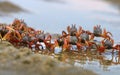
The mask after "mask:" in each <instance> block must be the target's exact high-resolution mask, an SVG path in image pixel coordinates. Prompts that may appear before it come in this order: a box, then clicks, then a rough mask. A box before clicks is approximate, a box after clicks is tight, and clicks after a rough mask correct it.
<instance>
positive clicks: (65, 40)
mask: <svg viewBox="0 0 120 75" xmlns="http://www.w3.org/2000/svg"><path fill="white" fill-rule="evenodd" d="M68 47H69V45H68V40H67V39H66V38H65V39H64V44H63V52H64V51H66V50H67V49H68Z"/></svg>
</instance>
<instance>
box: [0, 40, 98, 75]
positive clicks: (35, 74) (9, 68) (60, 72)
mask: <svg viewBox="0 0 120 75" xmlns="http://www.w3.org/2000/svg"><path fill="white" fill-rule="evenodd" d="M78 74H79V75H88V74H89V75H96V74H95V73H93V72H92V71H89V70H85V69H83V68H81V67H75V66H73V65H70V64H67V63H64V62H60V61H58V60H57V59H55V58H53V57H52V56H47V55H41V54H34V53H32V52H31V50H30V49H28V48H19V49H17V48H15V47H13V46H12V45H11V44H10V43H8V42H6V41H3V42H2V43H1V42H0V75H78Z"/></svg>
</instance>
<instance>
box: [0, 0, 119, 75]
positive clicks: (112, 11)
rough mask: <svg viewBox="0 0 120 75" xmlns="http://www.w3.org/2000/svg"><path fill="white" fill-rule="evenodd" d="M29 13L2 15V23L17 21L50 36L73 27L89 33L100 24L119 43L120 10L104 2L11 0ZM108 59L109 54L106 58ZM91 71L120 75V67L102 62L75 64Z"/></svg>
mask: <svg viewBox="0 0 120 75" xmlns="http://www.w3.org/2000/svg"><path fill="white" fill-rule="evenodd" d="M9 1H10V2H12V3H13V4H16V5H18V6H19V7H21V8H22V9H24V10H26V11H28V12H19V13H11V14H10V16H1V17H0V23H11V22H12V21H13V20H14V19H15V18H19V19H24V20H25V22H26V23H27V24H28V25H29V26H31V27H34V28H36V29H40V30H44V31H45V32H50V33H61V31H62V30H66V26H68V25H70V24H77V26H79V25H81V26H82V27H83V28H84V29H86V30H90V31H92V30H93V26H94V25H97V24H100V25H102V28H106V29H107V30H108V31H110V32H112V33H113V38H114V39H115V41H116V42H119V41H120V38H119V37H120V33H119V29H120V26H119V24H120V10H118V8H116V6H114V3H113V5H112V4H111V3H109V2H107V1H103V0H9ZM107 57H109V55H107ZM109 58H111V56H110V57H109ZM76 64H77V65H79V66H83V67H84V68H88V67H89V69H92V70H93V71H95V72H97V73H99V74H100V75H112V74H113V73H114V74H116V75H117V74H119V73H120V71H119V68H120V65H118V64H117V65H109V66H106V65H105V66H103V65H101V64H100V63H99V61H98V60H97V61H87V62H85V64H84V65H83V64H81V63H78V62H75V65H76Z"/></svg>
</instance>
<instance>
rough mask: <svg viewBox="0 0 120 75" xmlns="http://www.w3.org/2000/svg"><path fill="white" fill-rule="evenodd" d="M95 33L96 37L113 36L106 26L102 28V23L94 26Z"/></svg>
mask: <svg viewBox="0 0 120 75" xmlns="http://www.w3.org/2000/svg"><path fill="white" fill-rule="evenodd" d="M93 34H94V36H96V37H103V38H110V37H111V36H112V33H111V32H107V31H106V29H105V28H104V29H103V30H102V28H101V25H97V26H94V29H93Z"/></svg>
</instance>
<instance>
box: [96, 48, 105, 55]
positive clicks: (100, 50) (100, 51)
mask: <svg viewBox="0 0 120 75" xmlns="http://www.w3.org/2000/svg"><path fill="white" fill-rule="evenodd" d="M97 50H98V52H99V54H100V55H101V53H104V52H105V47H104V46H101V47H99V48H98V49H97Z"/></svg>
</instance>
